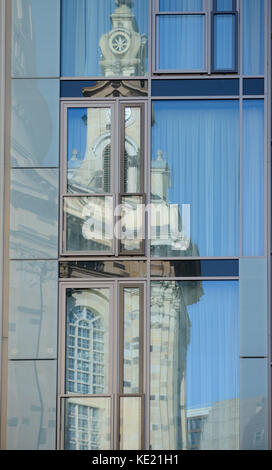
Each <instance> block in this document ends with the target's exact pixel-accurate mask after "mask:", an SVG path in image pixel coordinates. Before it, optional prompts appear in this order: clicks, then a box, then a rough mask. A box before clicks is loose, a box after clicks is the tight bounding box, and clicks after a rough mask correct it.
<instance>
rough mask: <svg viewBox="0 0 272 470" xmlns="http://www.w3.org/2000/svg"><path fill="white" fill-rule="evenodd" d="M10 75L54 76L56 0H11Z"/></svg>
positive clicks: (56, 65) (56, 73) (57, 44)
mask: <svg viewBox="0 0 272 470" xmlns="http://www.w3.org/2000/svg"><path fill="white" fill-rule="evenodd" d="M9 3H12V55H11V57H12V76H13V77H29V78H31V77H32V78H33V77H58V76H59V68H60V67H59V56H60V0H46V2H45V1H44V0H27V1H22V0H12V2H9Z"/></svg>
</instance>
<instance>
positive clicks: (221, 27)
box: [213, 15, 236, 71]
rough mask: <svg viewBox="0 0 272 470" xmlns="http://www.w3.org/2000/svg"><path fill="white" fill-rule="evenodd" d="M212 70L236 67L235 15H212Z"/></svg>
mask: <svg viewBox="0 0 272 470" xmlns="http://www.w3.org/2000/svg"><path fill="white" fill-rule="evenodd" d="M213 20H214V38H213V39H214V45H213V46H214V57H213V68H214V70H218V71H219V70H229V71H233V70H235V68H236V64H235V56H236V50H235V49H236V44H235V35H236V31H235V26H236V25H235V15H214V16H213Z"/></svg>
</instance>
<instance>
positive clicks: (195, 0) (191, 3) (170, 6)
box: [159, 0, 203, 11]
mask: <svg viewBox="0 0 272 470" xmlns="http://www.w3.org/2000/svg"><path fill="white" fill-rule="evenodd" d="M159 1H160V11H202V10H203V0H159Z"/></svg>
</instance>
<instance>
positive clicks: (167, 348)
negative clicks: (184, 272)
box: [150, 281, 239, 450]
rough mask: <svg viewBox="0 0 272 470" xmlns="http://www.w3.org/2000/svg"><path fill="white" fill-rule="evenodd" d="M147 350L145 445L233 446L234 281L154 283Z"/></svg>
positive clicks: (235, 439) (235, 369) (235, 378)
mask: <svg viewBox="0 0 272 470" xmlns="http://www.w3.org/2000/svg"><path fill="white" fill-rule="evenodd" d="M150 350H151V371H150V378H151V379H150V387H151V390H150V443H151V446H152V447H151V448H152V449H154V450H156V449H160V450H164V449H165V450H185V449H188V450H189V449H195V450H209V449H212V450H224V449H226V450H227V449H229V450H230V449H233V450H236V449H238V448H239V344H238V282H237V281H202V282H200V281H199V282H192V281H176V282H175V281H170V282H169V281H168V282H156V281H152V282H151V349H150ZM196 431H197V432H196Z"/></svg>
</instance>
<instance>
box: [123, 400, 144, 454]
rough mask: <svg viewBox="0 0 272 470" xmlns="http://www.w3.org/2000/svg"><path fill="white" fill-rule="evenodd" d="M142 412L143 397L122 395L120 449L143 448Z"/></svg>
mask: <svg viewBox="0 0 272 470" xmlns="http://www.w3.org/2000/svg"><path fill="white" fill-rule="evenodd" d="M141 414H142V398H141V397H120V450H139V449H142V442H141V441H142V435H141V434H142V433H141V428H142V419H141Z"/></svg>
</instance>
